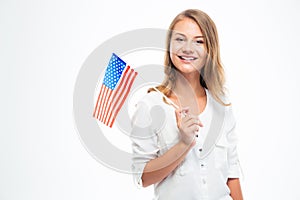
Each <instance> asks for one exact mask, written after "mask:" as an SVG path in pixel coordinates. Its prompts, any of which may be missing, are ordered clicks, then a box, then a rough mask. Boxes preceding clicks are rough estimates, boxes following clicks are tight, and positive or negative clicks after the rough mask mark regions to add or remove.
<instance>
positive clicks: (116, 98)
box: [104, 71, 131, 125]
mask: <svg viewBox="0 0 300 200" xmlns="http://www.w3.org/2000/svg"><path fill="white" fill-rule="evenodd" d="M130 72H131V71H130ZM130 77H131V74H130V73H129V74H127V75H126V76H124V82H123V84H122V85H121V87H122V90H121V92H120V93H117V94H116V96H115V97H114V101H113V103H112V107H111V109H110V110H109V113H110V115H109V117H108V119H107V120H106V121H105V122H104V123H105V124H107V125H108V124H109V122H110V121H111V118H112V116H113V115H114V114H115V112H114V110H115V109H116V107H117V106H118V105H119V103H120V102H121V99H122V96H123V93H124V92H125V90H126V85H128V81H129V79H130ZM123 88H124V89H123Z"/></svg>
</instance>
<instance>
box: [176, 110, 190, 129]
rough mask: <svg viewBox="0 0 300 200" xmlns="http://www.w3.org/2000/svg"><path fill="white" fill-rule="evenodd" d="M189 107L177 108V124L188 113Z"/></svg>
mask: <svg viewBox="0 0 300 200" xmlns="http://www.w3.org/2000/svg"><path fill="white" fill-rule="evenodd" d="M188 112H189V107H185V108H181V109H177V110H175V115H176V122H177V126H178V125H179V124H180V123H181V119H182V118H183V117H185V116H186V115H187V113H188Z"/></svg>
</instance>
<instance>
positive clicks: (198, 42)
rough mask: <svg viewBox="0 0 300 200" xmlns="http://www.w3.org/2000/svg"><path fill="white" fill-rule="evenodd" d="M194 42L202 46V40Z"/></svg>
mask: <svg viewBox="0 0 300 200" xmlns="http://www.w3.org/2000/svg"><path fill="white" fill-rule="evenodd" d="M195 42H196V44H197V45H200V44H203V43H204V41H203V40H196V41H195Z"/></svg>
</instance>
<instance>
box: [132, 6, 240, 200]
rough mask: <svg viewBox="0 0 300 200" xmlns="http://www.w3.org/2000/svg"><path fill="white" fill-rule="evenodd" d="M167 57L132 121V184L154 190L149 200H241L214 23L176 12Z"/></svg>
mask: <svg viewBox="0 0 300 200" xmlns="http://www.w3.org/2000/svg"><path fill="white" fill-rule="evenodd" d="M167 50H168V51H167V52H166V56H165V80H164V81H163V83H162V84H161V85H159V86H158V87H156V88H152V89H150V90H149V91H148V94H147V95H145V97H143V99H142V100H141V101H140V102H139V103H138V105H137V109H136V112H135V114H134V117H133V120H132V122H133V128H132V134H131V138H132V144H133V145H132V146H133V171H134V172H135V176H134V177H135V180H136V182H137V183H138V184H139V185H141V186H143V187H147V186H149V185H152V184H154V190H155V199H162V200H165V199H167V200H169V199H170V200H176V199H180V200H182V199H187V200H189V199H199V200H201V199H213V200H218V199H234V200H240V199H243V197H242V192H241V187H240V182H239V176H240V171H239V161H238V156H237V148H236V141H237V140H236V134H235V131H234V127H235V119H234V117H233V114H232V109H231V105H230V104H228V103H227V102H226V97H225V93H224V71H223V67H222V65H221V61H220V55H219V44H218V35H217V30H216V27H215V24H214V22H213V21H212V20H211V19H210V17H209V16H208V15H207V14H206V13H204V12H202V11H200V10H186V11H183V12H182V13H180V14H179V15H178V16H176V17H175V19H174V20H173V22H172V23H171V25H170V27H169V32H168V35H167Z"/></svg>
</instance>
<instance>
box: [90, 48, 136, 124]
mask: <svg viewBox="0 0 300 200" xmlns="http://www.w3.org/2000/svg"><path fill="white" fill-rule="evenodd" d="M136 76H137V72H135V71H134V70H133V69H130V66H127V67H126V63H125V62H124V61H123V60H122V59H120V58H119V57H118V56H117V55H116V54H114V53H113V54H112V56H111V58H110V61H109V63H108V67H107V68H106V71H105V75H104V80H103V83H102V85H101V88H100V92H99V95H98V99H97V103H96V106H95V109H94V114H93V117H95V118H97V119H98V120H100V121H101V122H103V123H104V124H105V125H107V126H109V127H112V125H113V123H114V121H115V119H116V117H117V114H118V113H119V111H120V109H121V107H122V105H123V104H124V103H125V100H126V98H127V96H128V94H129V92H130V88H131V86H132V84H133V81H134V79H135V78H136Z"/></svg>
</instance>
